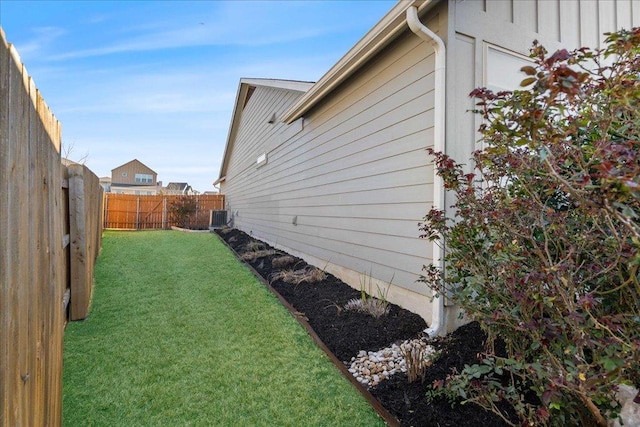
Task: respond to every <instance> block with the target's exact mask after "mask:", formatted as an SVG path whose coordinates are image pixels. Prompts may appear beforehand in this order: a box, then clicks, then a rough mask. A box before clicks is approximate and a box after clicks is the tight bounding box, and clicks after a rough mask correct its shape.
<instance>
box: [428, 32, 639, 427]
mask: <svg viewBox="0 0 640 427" xmlns="http://www.w3.org/2000/svg"><path fill="white" fill-rule="evenodd" d="M531 53H532V55H531V56H532V58H533V59H534V60H535V66H533V65H532V66H527V67H523V68H522V71H523V72H524V73H525V74H526V75H527V78H526V79H525V80H524V81H523V82H522V86H523V87H525V88H526V89H522V90H517V91H514V92H500V93H493V92H491V91H489V90H486V89H478V90H476V91H474V92H473V93H472V95H473V96H475V97H476V98H478V99H479V102H478V104H477V105H478V108H479V110H478V113H479V114H481V115H482V117H483V119H484V123H485V124H483V125H482V127H481V128H480V131H481V133H482V135H483V141H484V147H485V148H484V149H483V150H480V151H477V152H475V153H474V155H473V165H474V170H473V173H465V171H464V170H463V167H462V166H461V165H460V164H458V163H456V162H455V161H454V160H453V159H451V158H450V157H448V156H447V155H446V154H443V153H437V152H433V151H431V154H432V155H433V156H434V158H435V165H436V167H437V170H438V174H439V175H440V177H441V178H442V180H443V182H444V187H445V188H446V189H447V190H448V191H450V192H452V193H454V195H455V200H456V202H455V204H454V205H453V206H451V208H452V211H448V212H447V215H445V212H444V211H441V210H436V209H432V210H431V211H430V212H429V213H428V214H427V216H426V217H425V221H424V223H423V224H421V230H422V232H423V236H422V237H424V238H427V239H429V240H433V241H438V242H441V243H443V244H445V245H446V252H445V265H446V267H445V272H446V274H443V273H444V272H443V271H440V269H439V268H438V267H436V266H433V265H431V266H425V268H424V271H425V273H424V276H423V277H422V279H421V280H422V281H423V282H425V283H427V284H428V285H429V286H430V287H431V288H432V289H433V290H434V291H435V292H436V294H437V295H438V296H440V297H442V296H444V295H446V296H447V297H451V298H453V299H454V301H455V302H457V303H458V304H459V305H460V307H461V308H462V309H463V310H464V312H465V314H466V315H467V316H468V317H469V318H470V319H473V320H478V321H479V322H480V323H481V325H482V327H483V329H484V330H485V331H486V332H487V334H488V336H489V339H488V343H489V345H490V343H491V342H493V341H494V339H495V338H496V337H501V338H502V339H503V340H504V342H505V343H506V354H500V355H499V354H496V352H495V351H493V349H492V348H490V347H489V348H487V351H486V354H485V355H484V356H483V360H482V361H481V362H480V363H479V364H476V365H473V366H467V367H465V369H464V370H463V371H462V372H460V373H458V374H457V375H453V376H451V377H450V378H449V379H448V381H447V382H446V384H438V386H443V387H446V388H447V389H448V390H454V391H456V392H457V394H458V395H459V396H461V397H462V398H463V399H464V400H466V401H470V402H475V403H478V404H480V405H482V406H484V407H485V408H487V409H489V410H493V411H494V412H496V413H497V414H498V415H500V416H502V417H503V418H504V419H505V421H506V422H508V423H509V420H508V419H507V417H506V416H505V414H503V413H501V411H500V410H499V409H498V408H497V406H496V402H498V401H501V400H506V401H508V402H509V403H510V404H511V406H513V408H514V409H515V410H516V412H517V413H518V416H519V417H520V419H521V422H522V425H542V426H545V425H550V426H564V425H582V426H606V425H607V422H608V420H610V419H612V418H616V417H617V411H619V407H620V405H619V404H618V403H617V402H616V401H615V391H616V388H617V385H619V384H623V383H629V384H634V385H635V386H636V387H637V386H638V385H639V384H640V280H639V277H640V276H639V274H640V271H639V266H640V253H639V251H638V249H640V28H635V29H632V30H630V31H620V32H618V33H614V34H608V37H607V47H606V48H605V49H604V50H601V51H594V50H591V49H587V48H582V49H578V50H575V51H572V52H568V51H566V50H560V51H557V52H555V53H554V54H552V55H548V54H547V52H546V51H545V49H544V48H542V47H541V46H539V45H537V44H535V45H534V47H533V49H532V51H531ZM450 213H454V214H455V220H454V219H452V215H450ZM524 395H528V396H530V398H527V399H523V398H522V396H524Z"/></svg>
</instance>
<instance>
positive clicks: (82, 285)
mask: <svg viewBox="0 0 640 427" xmlns="http://www.w3.org/2000/svg"><path fill="white" fill-rule="evenodd" d="M68 171H69V218H70V224H69V225H70V241H71V256H70V265H71V301H70V305H69V319H70V320H80V319H84V318H86V317H87V316H88V315H89V305H90V303H91V295H92V293H93V270H94V266H95V259H96V256H97V252H98V248H99V247H100V236H101V235H102V232H101V231H100V230H99V229H100V221H101V215H102V214H101V200H102V187H101V186H100V182H99V179H98V177H97V176H96V175H94V174H93V173H92V172H91V171H90V170H89V169H88V168H87V167H86V166H84V165H78V164H74V165H70V166H69V167H68ZM96 194H99V195H100V197H95V195H96Z"/></svg>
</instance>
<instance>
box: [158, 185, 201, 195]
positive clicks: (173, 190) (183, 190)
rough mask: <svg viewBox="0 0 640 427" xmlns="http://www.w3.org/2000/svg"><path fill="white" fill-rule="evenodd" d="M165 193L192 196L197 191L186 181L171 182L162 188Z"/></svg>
mask: <svg viewBox="0 0 640 427" xmlns="http://www.w3.org/2000/svg"><path fill="white" fill-rule="evenodd" d="M162 192H163V193H164V194H168V195H185V196H192V195H194V194H196V193H197V192H196V191H194V190H193V188H191V186H190V185H189V184H187V183H186V182H170V183H169V184H167V186H166V187H164V188H163V189H162Z"/></svg>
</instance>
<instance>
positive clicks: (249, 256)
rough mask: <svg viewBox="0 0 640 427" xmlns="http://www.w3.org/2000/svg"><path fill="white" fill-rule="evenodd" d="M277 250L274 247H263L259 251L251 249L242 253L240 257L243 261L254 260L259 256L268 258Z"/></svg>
mask: <svg viewBox="0 0 640 427" xmlns="http://www.w3.org/2000/svg"><path fill="white" fill-rule="evenodd" d="M276 253H277V252H276V251H275V250H274V249H262V250H258V251H249V252H245V253H243V254H242V255H240V259H241V260H243V261H253V260H254V259H258V258H266V257H269V256H271V255H275V254H276Z"/></svg>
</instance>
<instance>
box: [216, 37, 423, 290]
mask: <svg viewBox="0 0 640 427" xmlns="http://www.w3.org/2000/svg"><path fill="white" fill-rule="evenodd" d="M433 66H434V62H433V56H432V54H431V50H430V48H428V47H427V46H426V44H424V43H422V42H421V41H420V39H419V38H417V37H416V36H414V35H411V34H407V35H406V36H403V37H402V38H401V39H399V40H398V41H397V42H396V43H395V44H394V45H392V46H391V47H390V48H388V49H386V50H385V51H384V52H383V53H382V54H381V55H380V56H379V57H378V58H377V59H376V60H374V61H373V62H372V63H371V64H369V65H368V66H367V67H366V69H365V70H364V71H362V72H360V73H359V74H358V75H357V76H354V77H353V78H351V79H350V80H349V81H348V82H347V83H346V84H345V85H343V87H341V88H339V89H338V91H336V92H335V93H334V94H333V95H331V96H330V97H329V98H328V99H327V100H326V101H325V102H324V103H323V104H321V105H320V106H319V107H317V108H316V109H315V110H312V111H311V112H310V113H309V114H308V115H307V116H306V117H305V123H304V130H303V131H302V132H300V133H299V134H297V135H295V136H294V137H293V138H291V139H290V140H288V141H286V142H284V143H282V141H280V139H279V138H278V135H277V133H273V132H272V133H269V132H259V131H258V130H257V129H258V128H260V127H261V124H260V120H259V119H258V118H259V117H264V120H265V121H266V120H268V117H269V116H270V115H271V113H269V111H270V108H269V105H273V103H275V102H277V100H278V99H279V98H278V96H277V94H276V92H277V91H274V90H271V92H269V91H267V90H264V89H262V90H261V89H260V88H258V89H256V91H255V93H254V94H253V96H252V97H251V100H250V101H249V103H248V104H247V107H246V108H245V112H244V113H243V122H242V127H241V129H240V131H239V134H238V135H239V136H238V139H237V141H236V147H235V148H234V153H233V156H232V158H231V161H230V165H229V169H228V172H227V181H226V183H225V186H224V192H225V194H226V196H227V201H228V203H229V208H230V209H231V211H232V212H233V213H234V214H235V213H236V212H237V213H238V215H237V216H236V217H235V225H236V226H238V227H239V228H241V229H243V230H245V231H247V232H251V233H252V234H253V235H255V236H257V237H262V238H264V239H267V240H269V241H271V242H275V243H277V244H278V245H282V246H284V247H287V248H291V249H293V250H294V251H297V252H301V253H306V254H309V255H311V256H313V257H316V258H319V259H323V260H326V261H327V262H331V263H334V264H338V265H341V266H343V267H346V268H348V269H351V270H354V271H359V272H363V273H364V272H367V274H369V272H370V273H371V274H372V275H373V277H376V278H378V279H381V280H384V281H389V280H391V278H392V277H393V282H394V284H396V285H399V286H402V287H405V288H407V289H412V290H416V291H419V292H421V293H426V289H425V288H424V287H422V286H420V285H417V284H416V283H415V280H416V279H417V277H418V274H419V273H420V269H421V267H422V265H423V264H425V263H427V262H428V258H429V257H431V252H430V245H429V244H428V243H427V242H425V241H423V240H421V239H419V238H418V235H419V230H418V222H419V221H420V220H421V219H422V218H423V216H424V215H425V213H426V212H427V210H428V209H429V208H430V206H431V198H432V193H433V192H432V189H433V188H432V181H433V168H432V165H431V164H430V161H429V158H428V156H427V154H426V150H425V149H426V147H427V146H429V145H431V144H432V140H433V132H432V129H431V128H432V126H433V114H432V109H433V85H434V80H433V74H432V71H433ZM245 120H246V122H245ZM245 126H246V129H244V127H245ZM279 131H283V129H280V130H279ZM250 136H251V137H250ZM239 145H240V146H239ZM261 152H268V162H267V164H265V165H264V166H262V167H260V168H256V167H255V158H256V157H257V156H258V155H259V154H260V153H261ZM236 156H238V158H237V159H236ZM294 217H295V218H296V219H297V225H294V224H293V220H294Z"/></svg>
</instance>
